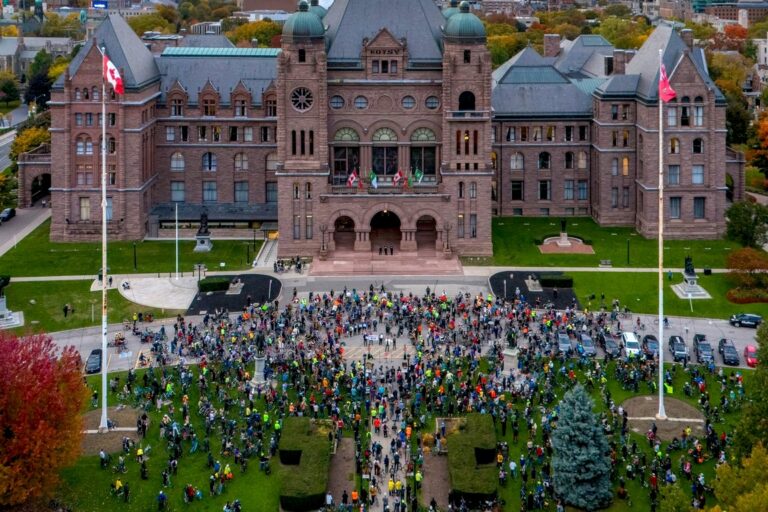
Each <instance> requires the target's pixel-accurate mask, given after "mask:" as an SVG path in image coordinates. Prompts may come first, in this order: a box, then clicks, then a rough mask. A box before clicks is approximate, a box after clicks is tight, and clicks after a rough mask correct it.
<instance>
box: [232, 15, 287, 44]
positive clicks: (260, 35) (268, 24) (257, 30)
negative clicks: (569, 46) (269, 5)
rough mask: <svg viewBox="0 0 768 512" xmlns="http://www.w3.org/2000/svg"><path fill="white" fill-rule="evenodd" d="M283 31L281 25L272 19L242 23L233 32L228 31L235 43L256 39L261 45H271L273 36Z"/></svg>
mask: <svg viewBox="0 0 768 512" xmlns="http://www.w3.org/2000/svg"><path fill="white" fill-rule="evenodd" d="M282 33H283V29H282V26H281V25H279V24H277V23H275V22H274V21H272V20H261V21H254V22H251V23H245V24H244V25H240V26H239V27H237V28H235V29H234V30H232V31H231V32H227V37H229V39H230V41H232V42H233V43H235V44H237V43H240V42H246V43H250V42H251V41H252V40H254V39H256V40H257V41H258V45H259V46H269V45H270V43H271V41H272V38H273V37H274V36H276V35H278V34H282Z"/></svg>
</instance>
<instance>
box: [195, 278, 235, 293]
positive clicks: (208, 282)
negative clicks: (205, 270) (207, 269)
mask: <svg viewBox="0 0 768 512" xmlns="http://www.w3.org/2000/svg"><path fill="white" fill-rule="evenodd" d="M230 282H232V278H231V277H227V276H213V277H206V278H205V279H203V280H201V281H199V282H198V283H197V289H198V290H199V291H201V292H202V293H207V292H221V291H226V290H228V289H229V283H230Z"/></svg>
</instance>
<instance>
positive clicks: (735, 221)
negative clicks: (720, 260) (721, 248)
mask: <svg viewBox="0 0 768 512" xmlns="http://www.w3.org/2000/svg"><path fill="white" fill-rule="evenodd" d="M726 216H727V217H728V228H727V229H728V231H727V234H728V238H730V239H731V240H735V241H737V242H739V243H740V244H742V245H744V246H745V247H761V246H762V245H763V244H764V243H765V242H766V238H767V235H768V207H766V206H765V205H762V204H759V203H752V202H749V201H739V202H737V203H733V204H732V205H731V206H730V207H729V208H728V211H727V212H726Z"/></svg>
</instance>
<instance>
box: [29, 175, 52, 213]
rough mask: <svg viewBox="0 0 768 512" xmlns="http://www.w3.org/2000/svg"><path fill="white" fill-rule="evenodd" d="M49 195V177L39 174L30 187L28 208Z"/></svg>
mask: <svg viewBox="0 0 768 512" xmlns="http://www.w3.org/2000/svg"><path fill="white" fill-rule="evenodd" d="M50 193H51V175H50V174H48V173H44V174H41V175H39V176H37V177H36V178H35V179H33V180H32V186H31V187H30V191H29V204H30V206H31V205H33V204H35V203H36V202H37V201H39V200H41V199H43V198H45V197H48V196H49V195H50Z"/></svg>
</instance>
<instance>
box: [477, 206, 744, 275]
mask: <svg viewBox="0 0 768 512" xmlns="http://www.w3.org/2000/svg"><path fill="white" fill-rule="evenodd" d="M566 229H567V231H568V234H569V235H570V236H575V237H578V238H581V239H583V240H590V241H591V242H592V248H593V249H594V251H595V254H550V255H546V256H542V254H541V253H540V252H539V249H538V247H537V246H536V244H535V242H534V241H535V240H538V239H543V238H546V237H549V236H557V235H558V233H559V231H560V220H559V219H554V218H534V217H500V218H494V219H493V258H463V259H462V261H463V262H464V264H467V265H502V266H537V267H560V266H568V267H597V266H598V265H599V264H600V260H611V262H612V263H613V266H614V267H656V265H657V258H658V256H657V254H658V242H657V241H656V240H651V239H646V238H643V237H642V236H640V235H638V234H637V232H636V231H635V230H634V229H632V228H602V227H599V226H598V225H597V224H595V221H593V220H592V219H591V218H588V217H573V218H569V219H568V225H567V228H566ZM627 241H629V262H627ZM740 247H741V246H740V244H738V243H736V242H732V241H730V240H668V241H665V243H664V248H665V250H664V260H665V262H667V265H668V266H672V267H683V264H684V261H685V257H686V256H687V255H689V254H690V255H691V256H692V257H693V261H694V264H695V266H696V268H698V269H700V268H703V267H711V268H725V258H726V257H727V255H728V254H729V253H730V252H731V251H733V250H736V249H739V248H740Z"/></svg>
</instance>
